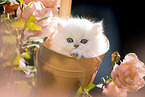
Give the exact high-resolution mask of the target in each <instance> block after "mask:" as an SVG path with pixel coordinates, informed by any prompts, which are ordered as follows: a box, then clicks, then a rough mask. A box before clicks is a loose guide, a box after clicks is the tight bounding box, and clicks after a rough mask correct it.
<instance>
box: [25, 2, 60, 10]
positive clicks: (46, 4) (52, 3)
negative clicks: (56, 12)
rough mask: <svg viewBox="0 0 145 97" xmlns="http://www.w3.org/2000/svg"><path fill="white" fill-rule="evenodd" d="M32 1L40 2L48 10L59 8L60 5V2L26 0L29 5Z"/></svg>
mask: <svg viewBox="0 0 145 97" xmlns="http://www.w3.org/2000/svg"><path fill="white" fill-rule="evenodd" d="M31 1H36V2H37V1H40V2H42V3H43V5H44V6H45V7H48V8H52V7H59V5H60V0H24V2H25V4H29V3H30V2H31Z"/></svg>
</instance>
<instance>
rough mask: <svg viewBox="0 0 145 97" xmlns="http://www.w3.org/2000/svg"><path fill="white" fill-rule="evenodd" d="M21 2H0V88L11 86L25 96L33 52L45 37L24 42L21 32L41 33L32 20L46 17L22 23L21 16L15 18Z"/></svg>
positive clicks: (31, 76)
mask: <svg viewBox="0 0 145 97" xmlns="http://www.w3.org/2000/svg"><path fill="white" fill-rule="evenodd" d="M23 2H24V0H0V77H1V78H0V82H1V83H3V84H1V83H0V88H2V87H1V86H3V88H5V86H7V87H11V88H10V90H13V89H15V91H16V93H17V94H19V93H20V94H21V95H23V97H27V96H28V95H30V93H31V89H32V88H33V86H34V73H35V72H36V67H35V64H34V56H35V53H36V52H35V51H36V49H37V48H38V47H39V43H43V42H44V41H45V40H46V39H47V37H42V36H41V37H28V38H27V39H24V31H25V30H41V27H40V26H39V25H37V24H35V21H38V20H43V19H45V18H46V17H43V18H40V19H36V17H34V16H31V17H29V18H28V19H27V20H26V21H24V20H23V19H22V18H21V17H20V18H19V19H16V12H17V11H16V9H17V7H18V6H19V7H20V9H21V13H22V9H23ZM11 3H13V4H14V5H11ZM15 4H16V5H15ZM9 13H12V14H9ZM6 90H8V89H6ZM1 93H2V92H0V94H1ZM1 95H2V94H1ZM18 97H20V96H18Z"/></svg>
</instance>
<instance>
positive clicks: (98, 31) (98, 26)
mask: <svg viewBox="0 0 145 97" xmlns="http://www.w3.org/2000/svg"><path fill="white" fill-rule="evenodd" d="M93 30H94V31H95V33H96V34H102V33H103V32H104V31H103V20H102V21H100V22H98V23H95V24H94V25H93Z"/></svg>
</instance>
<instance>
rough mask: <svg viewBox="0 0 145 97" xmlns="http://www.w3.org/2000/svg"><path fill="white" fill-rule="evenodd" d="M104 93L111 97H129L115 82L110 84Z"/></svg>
mask: <svg viewBox="0 0 145 97" xmlns="http://www.w3.org/2000/svg"><path fill="white" fill-rule="evenodd" d="M102 93H103V94H105V95H108V96H111V97H127V90H126V89H121V88H118V87H117V86H115V85H114V84H113V82H110V83H109V84H108V85H107V88H104V90H103V91H102Z"/></svg>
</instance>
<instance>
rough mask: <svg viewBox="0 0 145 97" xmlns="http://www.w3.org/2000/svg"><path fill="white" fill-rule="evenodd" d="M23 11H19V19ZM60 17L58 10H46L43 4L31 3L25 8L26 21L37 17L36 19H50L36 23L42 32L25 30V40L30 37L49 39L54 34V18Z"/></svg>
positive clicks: (23, 15)
mask: <svg viewBox="0 0 145 97" xmlns="http://www.w3.org/2000/svg"><path fill="white" fill-rule="evenodd" d="M20 14H21V11H20V9H19V10H18V18H20ZM57 15H58V9H57V8H46V7H45V6H44V5H43V4H42V2H40V1H38V2H34V1H32V2H30V3H29V4H28V5H25V6H24V9H23V13H22V19H23V20H24V21H26V20H27V19H28V18H29V17H30V16H35V17H36V18H44V17H48V18H47V19H44V20H39V21H36V22H35V24H37V25H39V26H40V27H41V28H42V30H41V31H40V30H29V31H28V30H25V31H24V35H25V39H26V38H27V37H29V36H31V37H33V36H45V37H49V36H50V35H51V34H52V33H53V32H54V30H55V29H54V23H53V22H54V17H55V16H57Z"/></svg>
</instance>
